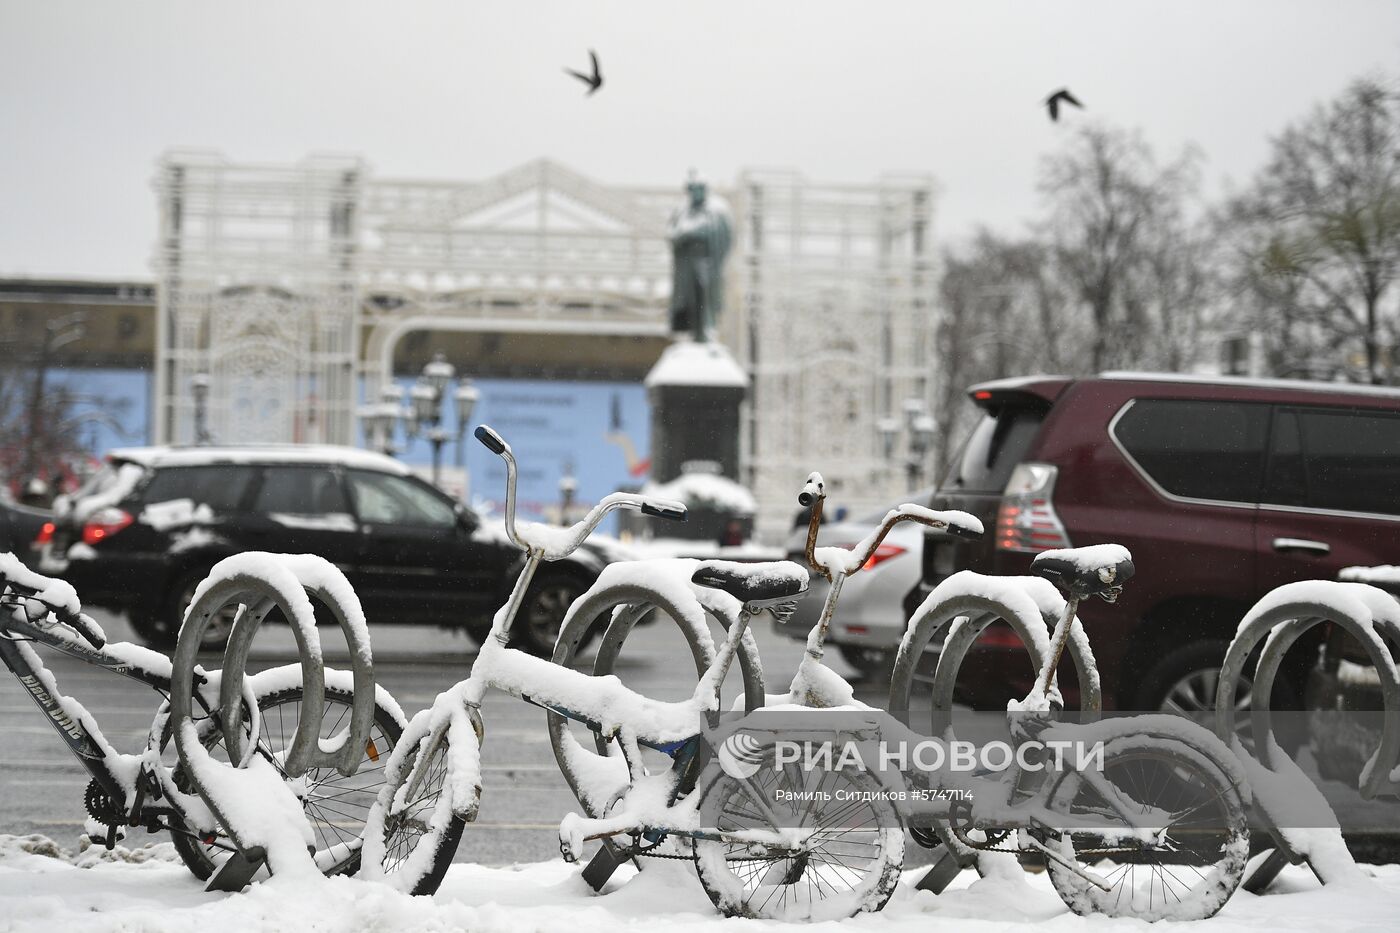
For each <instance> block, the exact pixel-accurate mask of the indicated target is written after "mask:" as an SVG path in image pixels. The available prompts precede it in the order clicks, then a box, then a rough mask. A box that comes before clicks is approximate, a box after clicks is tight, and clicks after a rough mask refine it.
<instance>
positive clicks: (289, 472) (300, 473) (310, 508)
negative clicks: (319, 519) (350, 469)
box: [253, 466, 350, 516]
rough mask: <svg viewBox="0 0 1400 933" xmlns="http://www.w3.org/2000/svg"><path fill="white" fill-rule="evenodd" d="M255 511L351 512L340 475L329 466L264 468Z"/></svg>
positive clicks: (297, 512)
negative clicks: (341, 485)
mask: <svg viewBox="0 0 1400 933" xmlns="http://www.w3.org/2000/svg"><path fill="white" fill-rule="evenodd" d="M253 509H254V511H257V512H267V513H273V514H278V515H323V516H330V515H345V514H348V513H349V511H350V508H349V505H348V504H347V503H346V501H345V493H344V491H343V490H342V489H341V487H340V480H339V478H338V477H337V476H336V475H335V473H333V472H332V471H330V470H328V469H326V468H325V467H300V466H297V467H282V466H270V467H265V468H264V469H263V480H262V487H261V488H260V489H259V490H258V498H257V500H256V502H254V504H253Z"/></svg>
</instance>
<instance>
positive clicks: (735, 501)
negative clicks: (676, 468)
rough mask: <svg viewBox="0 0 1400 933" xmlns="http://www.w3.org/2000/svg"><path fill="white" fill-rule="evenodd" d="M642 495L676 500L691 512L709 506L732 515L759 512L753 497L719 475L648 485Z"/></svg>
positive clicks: (685, 476) (683, 476)
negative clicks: (692, 509) (696, 508)
mask: <svg viewBox="0 0 1400 933" xmlns="http://www.w3.org/2000/svg"><path fill="white" fill-rule="evenodd" d="M642 495H644V496H646V497H648V498H652V497H657V496H659V497H661V498H665V499H676V500H679V501H681V502H684V503H685V504H686V505H688V506H690V507H691V508H695V507H697V506H708V507H709V508H711V509H713V510H715V511H716V512H729V513H730V514H733V515H753V514H754V513H755V512H757V511H758V502H757V501H756V500H755V499H754V497H753V493H751V492H749V490H748V489H747V488H746V487H744V486H741V485H739V484H738V483H736V482H734V480H732V479H729V478H728V477H726V476H720V475H718V474H716V473H683V474H681V475H680V476H678V477H676V478H675V479H673V480H671V481H670V482H669V483H648V484H647V485H646V486H644V487H643V488H642Z"/></svg>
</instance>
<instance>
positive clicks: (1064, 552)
mask: <svg viewBox="0 0 1400 933" xmlns="http://www.w3.org/2000/svg"><path fill="white" fill-rule="evenodd" d="M1031 573H1033V574H1035V575H1036V576H1039V577H1044V578H1045V579H1047V580H1049V581H1050V582H1051V583H1053V584H1055V585H1056V586H1057V587H1059V588H1060V590H1061V591H1062V592H1064V593H1065V595H1067V596H1071V597H1073V598H1075V599H1086V598H1088V597H1090V596H1102V597H1104V598H1105V599H1109V600H1110V601H1111V600H1112V599H1113V598H1115V597H1117V595H1118V591H1119V590H1121V589H1122V588H1123V584H1124V583H1127V582H1128V581H1129V580H1131V579H1132V576H1133V558H1132V555H1130V554H1129V553H1128V549H1127V548H1125V547H1123V546H1122V545H1121V544H1094V545H1090V546H1089V547H1072V548H1061V549H1059V550H1054V551H1042V552H1041V553H1039V554H1037V555H1036V556H1035V560H1033V561H1031Z"/></svg>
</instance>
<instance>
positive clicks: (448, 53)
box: [0, 0, 1400, 277]
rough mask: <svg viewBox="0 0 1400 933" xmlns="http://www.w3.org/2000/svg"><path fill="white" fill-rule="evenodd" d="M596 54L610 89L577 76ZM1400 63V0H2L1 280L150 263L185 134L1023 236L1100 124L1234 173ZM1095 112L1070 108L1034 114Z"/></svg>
mask: <svg viewBox="0 0 1400 933" xmlns="http://www.w3.org/2000/svg"><path fill="white" fill-rule="evenodd" d="M590 47H592V48H595V49H597V51H598V53H599V56H600V58H601V60H602V67H603V72H604V77H605V79H606V82H607V83H606V84H605V86H604V87H603V89H602V90H601V91H600V92H599V93H598V94H597V96H596V97H593V98H585V97H584V96H583V94H582V90H583V88H582V85H580V84H578V83H577V82H575V81H574V80H572V79H570V78H567V77H566V76H565V75H563V73H562V72H561V71H560V69H561V68H562V67H564V66H571V67H575V68H579V69H580V70H583V69H585V68H586V65H587V61H588V55H587V50H588V49H589V48H590ZM1381 69H1389V73H1390V74H1391V75H1400V2H1395V0H1374V2H1370V0H1346V2H1341V0H1330V2H1311V0H1309V2H1301V0H1251V2H1245V0H1236V2H1227V0H1212V2H1183V0H1176V2H1161V3H1155V4H1146V3H1136V2H1102V3H1067V2H1055V3H1040V2H1030V0H1025V2H1019V3H997V2H987V0H980V2H976V3H973V2H967V3H959V4H956V5H955V4H952V3H936V2H908V3H870V2H863V3H854V2H850V0H846V2H834V3H828V2H805V3H778V2H769V0H748V2H737V3H730V2H718V0H711V2H706V3H686V4H679V3H669V2H635V3H634V2H607V3H591V2H581V0H572V2H567V3H525V2H519V3H495V4H490V5H487V4H481V3H469V2H467V0H451V2H442V3H436V2H435V3H427V2H409V0H400V2H396V3H373V4H367V3H350V2H344V0H339V2H334V3H309V2H299V0H284V2H249V0H243V2H237V3H235V2H221V3H213V2H179V3H176V2H161V3H155V2H119V0H112V2H104V3H81V4H80V3H72V2H66V0H44V2H29V0H0V275H17V274H25V275H45V274H59V275H75V276H86V277H100V276H119V275H136V276H149V274H150V272H149V265H148V261H149V254H150V249H151V243H152V239H153V236H154V229H155V212H154V195H153V193H152V190H151V186H150V180H151V176H152V173H153V170H154V163H155V160H156V158H157V156H158V155H159V154H160V153H161V152H162V151H163V150H164V149H166V148H168V147H172V146H196V147H206V148H213V149H218V150H221V151H222V152H224V153H225V154H226V155H227V156H229V157H230V158H233V159H236V160H256V161H279V162H280V161H295V160H297V159H299V158H300V157H301V156H303V155H305V154H306V153H308V152H312V151H337V152H353V153H358V154H361V155H363V156H364V157H365V158H366V159H367V160H368V161H369V163H370V165H371V167H372V169H373V170H374V172H375V173H376V174H378V175H381V176H383V175H392V176H400V177H404V176H407V177H435V178H450V179H466V178H480V177H485V176H488V175H491V174H494V173H496V172H499V171H503V170H505V169H508V168H511V167H513V166H515V165H517V164H518V163H521V162H524V161H526V160H529V159H532V158H535V157H538V156H542V155H547V156H551V157H553V158H555V159H558V160H560V161H562V162H564V163H565V164H567V165H570V166H571V167H573V168H575V169H577V170H579V171H581V172H583V173H585V174H588V175H591V176H593V177H595V178H597V179H599V180H602V181H606V182H618V183H641V184H676V185H677V186H679V183H680V181H681V179H682V177H683V176H684V173H685V170H686V169H687V167H689V166H691V165H694V166H697V167H698V168H700V169H701V170H702V171H704V172H705V173H706V174H708V175H709V176H710V177H711V178H712V179H713V180H715V181H716V182H718V183H726V182H728V181H730V180H732V179H733V178H734V177H735V176H736V175H737V173H738V172H739V170H740V169H742V168H744V167H750V166H752V167H758V166H783V167H793V168H797V169H799V170H801V171H802V172H803V173H804V174H806V175H807V176H808V177H810V178H813V179H821V180H829V181H841V182H863V181H869V180H873V179H874V178H875V177H876V176H877V175H878V174H880V173H881V172H883V171H900V170H916V171H929V172H932V173H933V174H934V175H936V176H937V178H938V179H939V182H940V185H941V189H942V195H941V199H940V210H939V216H938V230H939V232H940V234H941V235H942V236H944V237H945V238H957V237H962V236H966V235H967V234H968V233H969V232H970V231H971V230H972V229H974V228H975V226H976V225H978V224H988V225H991V226H993V227H998V228H1001V229H1004V230H1012V229H1015V228H1016V227H1017V226H1018V225H1019V223H1020V222H1021V221H1023V220H1024V219H1025V218H1026V217H1028V216H1030V215H1031V214H1032V213H1033V212H1034V211H1035V210H1036V207H1037V196H1036V193H1035V173H1036V168H1037V164H1038V161H1039V159H1040V157H1041V156H1043V155H1044V154H1045V153H1046V152H1049V151H1051V150H1052V149H1053V148H1054V147H1055V146H1056V144H1057V141H1058V140H1060V139H1062V138H1063V136H1064V133H1065V131H1066V127H1067V126H1070V125H1073V124H1074V123H1075V122H1077V121H1080V120H1081V119H1086V118H1088V117H1089V116H1090V115H1092V116H1093V117H1095V118H1099V119H1105V120H1109V121H1112V122H1115V123H1119V124H1123V125H1128V126H1137V127H1141V128H1142V129H1143V131H1144V132H1145V133H1146V134H1147V137H1148V139H1149V140H1150V141H1151V142H1152V143H1153V144H1154V145H1155V146H1156V147H1157V148H1158V151H1159V153H1160V154H1163V155H1166V154H1171V153H1175V152H1176V151H1177V150H1179V149H1180V147H1181V146H1182V145H1184V144H1186V143H1188V142H1193V143H1195V144H1197V145H1198V146H1199V147H1200V148H1201V149H1202V150H1203V151H1204V153H1205V156H1206V159H1207V161H1206V163H1205V175H1206V178H1207V179H1208V180H1209V182H1210V185H1211V186H1212V190H1219V185H1220V184H1221V183H1222V182H1223V180H1224V179H1227V178H1230V179H1234V180H1236V181H1237V182H1242V181H1244V180H1245V179H1246V178H1247V177H1248V176H1249V174H1250V173H1251V172H1252V171H1253V170H1254V169H1255V168H1256V167H1257V166H1258V165H1259V164H1260V163H1261V162H1262V160H1263V159H1264V157H1265V154H1266V151H1267V142H1268V137H1269V135H1270V134H1273V133H1276V132H1277V131H1278V130H1279V129H1281V128H1282V127H1283V126H1284V125H1286V124H1287V123H1288V122H1289V121H1290V120H1292V119H1295V118H1297V117H1298V116H1300V115H1302V114H1303V113H1305V112H1306V111H1307V109H1308V108H1309V107H1311V106H1312V105H1314V104H1315V103H1317V102H1319V101H1322V100H1324V99H1326V98H1328V97H1330V96H1332V95H1334V94H1335V93H1336V92H1338V91H1339V90H1340V89H1341V88H1343V87H1344V86H1345V85H1346V83H1347V82H1348V81H1349V80H1351V79H1352V78H1354V77H1356V76H1358V75H1361V74H1363V73H1367V72H1372V73H1374V72H1376V71H1377V70H1381ZM1061 86H1067V87H1069V88H1070V89H1072V90H1073V92H1074V93H1075V94H1076V95H1077V96H1078V97H1079V98H1080V99H1081V100H1083V101H1084V103H1085V104H1086V105H1087V106H1088V108H1089V110H1088V111H1087V113H1085V114H1080V113H1078V112H1071V113H1070V114H1069V115H1068V118H1067V119H1066V120H1065V121H1064V122H1063V123H1062V124H1060V125H1059V126H1056V125H1052V124H1051V123H1050V122H1049V121H1048V120H1047V118H1046V116H1045V114H1044V111H1043V110H1041V109H1039V101H1040V100H1041V99H1042V98H1043V97H1044V96H1045V95H1046V94H1048V93H1049V92H1050V91H1052V90H1054V89H1056V88H1058V87H1061Z"/></svg>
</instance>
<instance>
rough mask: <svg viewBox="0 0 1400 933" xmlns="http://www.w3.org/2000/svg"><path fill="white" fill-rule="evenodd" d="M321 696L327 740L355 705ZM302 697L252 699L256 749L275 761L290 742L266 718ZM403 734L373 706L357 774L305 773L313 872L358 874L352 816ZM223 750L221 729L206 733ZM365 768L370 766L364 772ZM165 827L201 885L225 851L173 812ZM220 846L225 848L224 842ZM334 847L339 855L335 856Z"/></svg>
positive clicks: (342, 693)
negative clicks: (258, 724)
mask: <svg viewBox="0 0 1400 933" xmlns="http://www.w3.org/2000/svg"><path fill="white" fill-rule="evenodd" d="M325 696H326V710H325V713H326V714H325V716H324V717H323V719H322V733H323V735H324V736H325V737H327V738H328V737H330V736H333V735H335V734H336V733H337V732H339V731H340V730H341V728H342V727H344V726H345V725H346V723H347V721H348V717H349V715H350V710H351V708H352V705H353V703H354V694H353V693H352V692H351V691H348V690H343V689H340V688H337V687H331V686H327V687H326V693H325ZM301 697H302V687H301V685H299V684H298V685H297V686H294V687H283V688H280V689H277V690H269V691H266V692H263V693H261V694H258V695H257V701H258V709H259V711H260V712H261V713H262V731H261V735H260V736H259V740H258V744H259V745H261V746H262V747H263V748H264V749H265V751H266V752H267V753H269V756H270V757H272V758H273V759H274V760H276V756H277V754H278V753H279V752H282V753H285V751H286V748H287V747H288V746H289V745H290V742H291V738H290V736H289V735H288V734H287V730H286V727H287V724H288V722H289V717H287V716H285V715H283V714H282V713H280V712H279V713H278V714H277V715H269V714H271V713H273V711H274V710H283V709H285V708H286V707H287V706H289V705H291V704H293V703H296V704H298V705H299V704H300V702H301ZM336 710H339V712H338V713H337V712H336ZM298 719H299V716H293V717H290V724H291V727H292V730H293V731H295V726H296V722H297V720H298ZM402 733H403V726H402V725H401V724H400V723H399V720H398V717H397V715H396V714H395V711H394V710H391V709H390V708H389V707H387V706H385V705H383V704H382V703H379V702H376V703H375V709H374V726H373V728H372V729H371V730H370V737H369V739H368V743H369V744H368V745H367V747H366V761H364V762H362V763H361V767H360V769H359V770H358V771H356V773H355V774H354V775H352V776H350V777H344V776H342V775H341V774H339V772H337V771H336V770H335V769H334V768H313V769H312V770H311V771H308V772H307V775H308V777H307V781H308V787H307V790H308V793H307V795H306V797H304V798H303V806H304V807H305V808H307V809H308V811H309V813H308V821H309V822H310V823H311V826H312V831H313V833H314V834H315V838H316V843H317V845H316V854H315V856H314V858H315V860H316V864H317V867H319V868H320V869H321V871H322V872H323V873H324V874H326V875H353V874H355V873H356V872H357V871H358V870H359V867H360V846H361V842H362V840H361V838H360V835H361V832H362V831H363V826H364V821H363V820H362V819H360V818H359V815H358V814H357V813H356V812H354V811H356V810H363V811H364V813H365V815H366V816H368V811H369V808H370V806H371V805H372V804H373V803H374V801H375V799H376V798H377V797H378V794H379V787H380V785H382V783H383V774H384V768H383V765H384V764H385V763H387V762H388V760H389V757H390V755H391V754H392V753H393V750H394V747H395V745H397V743H398V741H399V738H400V736H401V735H402ZM222 745H223V737H222V734H221V732H220V730H217V729H214V730H211V731H210V734H209V743H208V745H207V746H206V747H208V748H210V749H214V748H219V747H222ZM371 748H372V750H371ZM366 764H368V765H372V766H373V767H372V768H371V769H370V770H366V767H365V765H366ZM180 780H181V775H180V771H179V768H178V767H177V769H176V781H177V783H178V782H179V781H180ZM320 788H326V789H329V790H332V791H333V794H316V793H315V791H316V790H317V789H320ZM317 801H320V802H319V803H318V802H317ZM332 801H333V802H332ZM335 817H338V818H340V819H343V820H349V821H351V822H352V823H357V824H358V828H355V829H353V831H351V832H345V831H342V828H341V826H340V825H338V820H336V819H333V818H335ZM169 822H170V836H171V841H172V842H173V843H174V844H175V851H176V852H178V853H179V855H180V859H181V861H183V862H184V863H185V867H186V868H188V869H189V870H190V872H191V873H192V874H193V875H194V876H195V877H196V878H198V879H200V880H201V881H205V880H207V879H208V878H209V877H210V876H211V875H212V874H213V873H214V870H215V869H216V868H218V866H219V864H220V862H221V857H220V856H221V854H223V853H225V852H226V850H224V849H221V848H220V847H219V846H218V845H216V844H214V843H213V842H206V841H205V839H208V838H211V837H204V838H200V837H199V834H197V833H195V832H194V831H192V830H191V829H190V827H189V826H188V825H186V823H185V821H184V820H183V819H182V818H181V817H180V815H179V814H178V813H174V814H172V815H171V817H170V819H169ZM221 835H222V834H221ZM223 844H224V845H228V842H227V838H226V837H225V839H224V843H223ZM337 848H339V849H340V850H341V851H339V852H337V851H336V849H337Z"/></svg>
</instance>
